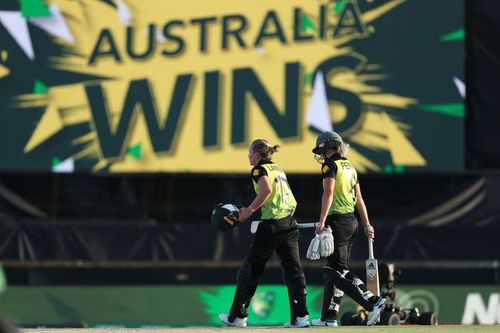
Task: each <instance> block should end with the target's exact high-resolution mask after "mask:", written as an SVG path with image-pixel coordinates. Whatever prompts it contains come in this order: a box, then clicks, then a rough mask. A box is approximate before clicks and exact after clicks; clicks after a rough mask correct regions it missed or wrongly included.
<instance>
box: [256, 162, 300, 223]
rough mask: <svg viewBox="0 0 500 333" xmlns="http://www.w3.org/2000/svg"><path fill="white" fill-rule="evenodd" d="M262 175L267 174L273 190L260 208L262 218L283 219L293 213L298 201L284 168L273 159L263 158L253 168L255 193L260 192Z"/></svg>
mask: <svg viewBox="0 0 500 333" xmlns="http://www.w3.org/2000/svg"><path fill="white" fill-rule="evenodd" d="M262 176H267V178H268V179H269V182H270V183H271V187H272V189H273V192H272V193H271V195H270V196H269V198H267V200H266V201H265V202H264V204H263V205H262V206H261V208H260V210H261V219H263V220H269V219H281V218H284V217H286V216H288V215H290V214H292V213H293V212H294V210H295V207H297V201H295V197H294V196H293V193H292V190H291V189H290V185H288V181H287V179H286V175H285V173H284V172H283V170H281V169H280V168H279V167H278V166H277V165H276V164H274V163H273V162H272V161H266V160H261V161H260V162H259V163H258V164H257V165H256V166H254V167H253V169H252V180H253V187H254V189H255V193H259V190H260V186H259V179H260V177H262Z"/></svg>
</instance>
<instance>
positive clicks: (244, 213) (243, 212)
mask: <svg viewBox="0 0 500 333" xmlns="http://www.w3.org/2000/svg"><path fill="white" fill-rule="evenodd" d="M253 212H254V211H253V210H251V209H250V208H248V207H243V208H241V209H240V218H239V219H238V220H239V221H240V222H241V223H243V222H245V221H246V220H247V219H248V218H249V217H250V216H252V214H253Z"/></svg>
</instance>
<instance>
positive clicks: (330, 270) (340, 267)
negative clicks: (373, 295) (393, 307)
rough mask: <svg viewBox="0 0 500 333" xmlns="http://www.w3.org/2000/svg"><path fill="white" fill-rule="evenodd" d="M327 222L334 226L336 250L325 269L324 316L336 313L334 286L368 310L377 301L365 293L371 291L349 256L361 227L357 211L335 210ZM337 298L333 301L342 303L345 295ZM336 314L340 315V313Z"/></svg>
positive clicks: (322, 317)
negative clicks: (332, 308)
mask: <svg viewBox="0 0 500 333" xmlns="http://www.w3.org/2000/svg"><path fill="white" fill-rule="evenodd" d="M326 223H327V225H329V226H330V228H332V233H333V238H334V240H335V250H334V252H333V254H332V255H330V256H329V257H328V258H327V265H326V267H325V269H324V289H323V305H322V311H321V319H322V320H326V319H328V318H329V317H331V315H332V314H330V313H329V310H328V309H329V307H330V304H331V302H332V297H333V296H334V287H335V288H338V289H340V290H342V291H343V292H345V293H346V294H347V295H349V296H350V297H351V298H352V299H353V300H354V301H356V302H357V303H358V304H360V305H361V306H363V307H364V308H365V309H366V310H368V311H371V310H372V309H373V305H372V304H371V302H369V301H368V300H367V299H365V296H364V295H365V292H366V291H367V289H366V286H365V285H364V284H363V283H362V281H361V280H360V279H359V278H358V277H357V276H355V275H354V274H353V273H351V272H349V259H350V257H351V250H352V246H353V243H354V238H355V237H356V234H357V231H358V221H357V219H356V216H355V215H354V214H332V215H330V216H328V218H327V220H326ZM335 298H336V299H333V302H334V303H336V304H340V300H341V296H339V297H335ZM334 318H336V314H335V315H334Z"/></svg>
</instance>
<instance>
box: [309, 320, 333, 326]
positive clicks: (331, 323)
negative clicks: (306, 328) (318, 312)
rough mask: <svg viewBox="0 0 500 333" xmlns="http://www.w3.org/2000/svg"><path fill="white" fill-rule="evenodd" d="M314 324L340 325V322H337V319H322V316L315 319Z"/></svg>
mask: <svg viewBox="0 0 500 333" xmlns="http://www.w3.org/2000/svg"><path fill="white" fill-rule="evenodd" d="M311 323H312V325H313V326H333V327H335V326H339V324H338V323H337V321H336V320H325V321H323V320H321V318H318V319H313V320H312V322H311Z"/></svg>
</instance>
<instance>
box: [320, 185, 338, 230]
mask: <svg viewBox="0 0 500 333" xmlns="http://www.w3.org/2000/svg"><path fill="white" fill-rule="evenodd" d="M334 189H335V178H331V177H326V178H323V195H322V197H321V213H320V215H319V223H318V226H317V227H316V233H317V234H320V233H322V232H323V228H324V227H325V221H326V218H327V216H328V211H329V210H330V206H331V205H332V202H333V190H334Z"/></svg>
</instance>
